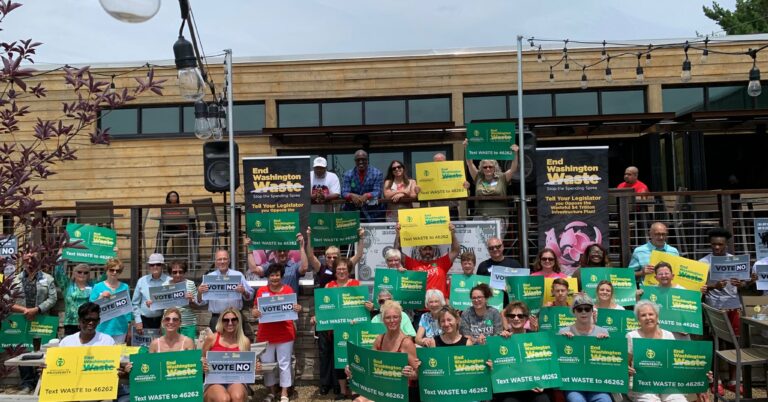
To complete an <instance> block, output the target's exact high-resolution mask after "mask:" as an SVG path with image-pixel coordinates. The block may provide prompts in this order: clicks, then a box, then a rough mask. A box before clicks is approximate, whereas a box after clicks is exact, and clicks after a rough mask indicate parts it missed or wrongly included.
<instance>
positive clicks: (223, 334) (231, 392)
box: [203, 307, 258, 402]
mask: <svg viewBox="0 0 768 402" xmlns="http://www.w3.org/2000/svg"><path fill="white" fill-rule="evenodd" d="M242 319H243V317H242V316H241V315H240V311H239V310H237V309H235V308H232V307H229V308H227V309H226V310H224V312H222V313H221V315H220V316H219V321H218V322H217V323H216V333H214V334H211V335H210V336H208V338H206V339H205V343H204V344H203V371H204V372H206V373H207V372H208V359H207V354H208V352H209V351H210V352H245V351H248V350H250V349H251V341H250V340H249V339H248V338H247V337H246V336H245V334H244V333H243V327H242V325H240V320H242ZM257 367H258V365H257ZM245 387H246V385H245V384H209V385H207V386H206V387H205V392H204V393H203V400H204V401H205V402H217V401H231V402H244V401H245V400H246V399H247V398H248V393H247V391H246V388H245Z"/></svg>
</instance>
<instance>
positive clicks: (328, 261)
mask: <svg viewBox="0 0 768 402" xmlns="http://www.w3.org/2000/svg"><path fill="white" fill-rule="evenodd" d="M357 236H358V240H357V246H356V248H355V255H353V256H352V257H350V258H349V264H350V265H349V267H350V270H354V268H355V265H357V263H358V262H360V259H361V258H363V253H364V252H365V229H363V228H358V229H357ZM306 253H307V259H308V260H309V266H310V267H312V270H313V271H314V272H315V286H316V287H321V288H324V287H325V285H326V284H328V282H330V281H332V280H333V279H334V278H335V273H334V272H333V265H334V263H335V262H336V260H337V259H338V258H339V248H338V247H336V246H328V247H327V248H326V249H325V263H321V262H320V260H319V259H318V258H317V257H316V256H315V253H314V248H313V247H312V228H310V227H307V249H306Z"/></svg>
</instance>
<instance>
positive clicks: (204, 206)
mask: <svg viewBox="0 0 768 402" xmlns="http://www.w3.org/2000/svg"><path fill="white" fill-rule="evenodd" d="M192 205H194V208H195V217H196V218H197V219H196V221H197V223H196V224H197V237H198V241H197V244H198V246H199V244H200V241H199V239H200V238H203V237H208V238H210V239H211V253H210V255H211V261H213V255H214V253H215V252H216V249H217V248H218V247H219V237H226V236H228V235H229V233H228V232H225V231H220V230H219V219H218V216H217V215H216V208H215V207H214V206H213V199H212V198H199V199H196V200H192ZM201 260H202V258H201Z"/></svg>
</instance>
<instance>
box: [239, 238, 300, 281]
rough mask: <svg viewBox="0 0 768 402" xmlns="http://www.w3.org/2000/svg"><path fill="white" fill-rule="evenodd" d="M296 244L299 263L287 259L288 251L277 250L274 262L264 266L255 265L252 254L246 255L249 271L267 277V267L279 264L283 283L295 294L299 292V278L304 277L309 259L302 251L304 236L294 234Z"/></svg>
mask: <svg viewBox="0 0 768 402" xmlns="http://www.w3.org/2000/svg"><path fill="white" fill-rule="evenodd" d="M249 242H250V240H247V241H246V243H249ZM296 242H297V243H299V254H300V258H301V261H300V262H298V263H297V262H295V261H291V260H290V259H289V258H288V253H289V250H277V251H275V255H276V257H277V258H276V261H275V262H271V263H268V264H265V265H264V266H261V265H255V260H254V259H253V254H252V253H250V254H248V265H249V270H250V271H251V272H254V273H256V274H257V275H259V276H262V277H264V276H268V274H267V272H269V267H270V266H271V265H272V264H281V265H282V266H283V267H284V269H285V270H284V275H283V283H284V284H286V285H288V286H290V287H291V289H293V290H294V291H295V292H298V291H299V278H301V277H302V276H304V274H306V273H307V268H309V259H308V258H307V253H306V250H305V249H304V236H303V235H302V234H301V233H296ZM252 261H253V262H254V265H255V266H254V267H253V269H250V268H251V266H252V264H251V262H252Z"/></svg>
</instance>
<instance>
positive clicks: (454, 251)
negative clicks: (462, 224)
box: [448, 223, 461, 262]
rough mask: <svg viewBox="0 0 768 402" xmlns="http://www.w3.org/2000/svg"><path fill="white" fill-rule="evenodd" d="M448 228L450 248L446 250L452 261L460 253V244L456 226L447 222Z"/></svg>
mask: <svg viewBox="0 0 768 402" xmlns="http://www.w3.org/2000/svg"><path fill="white" fill-rule="evenodd" d="M448 229H450V230H451V250H450V251H449V252H448V258H450V259H451V262H453V260H455V259H456V257H458V256H459V254H460V253H461V245H459V239H458V238H457V237H456V226H454V225H453V223H449V224H448Z"/></svg>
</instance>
